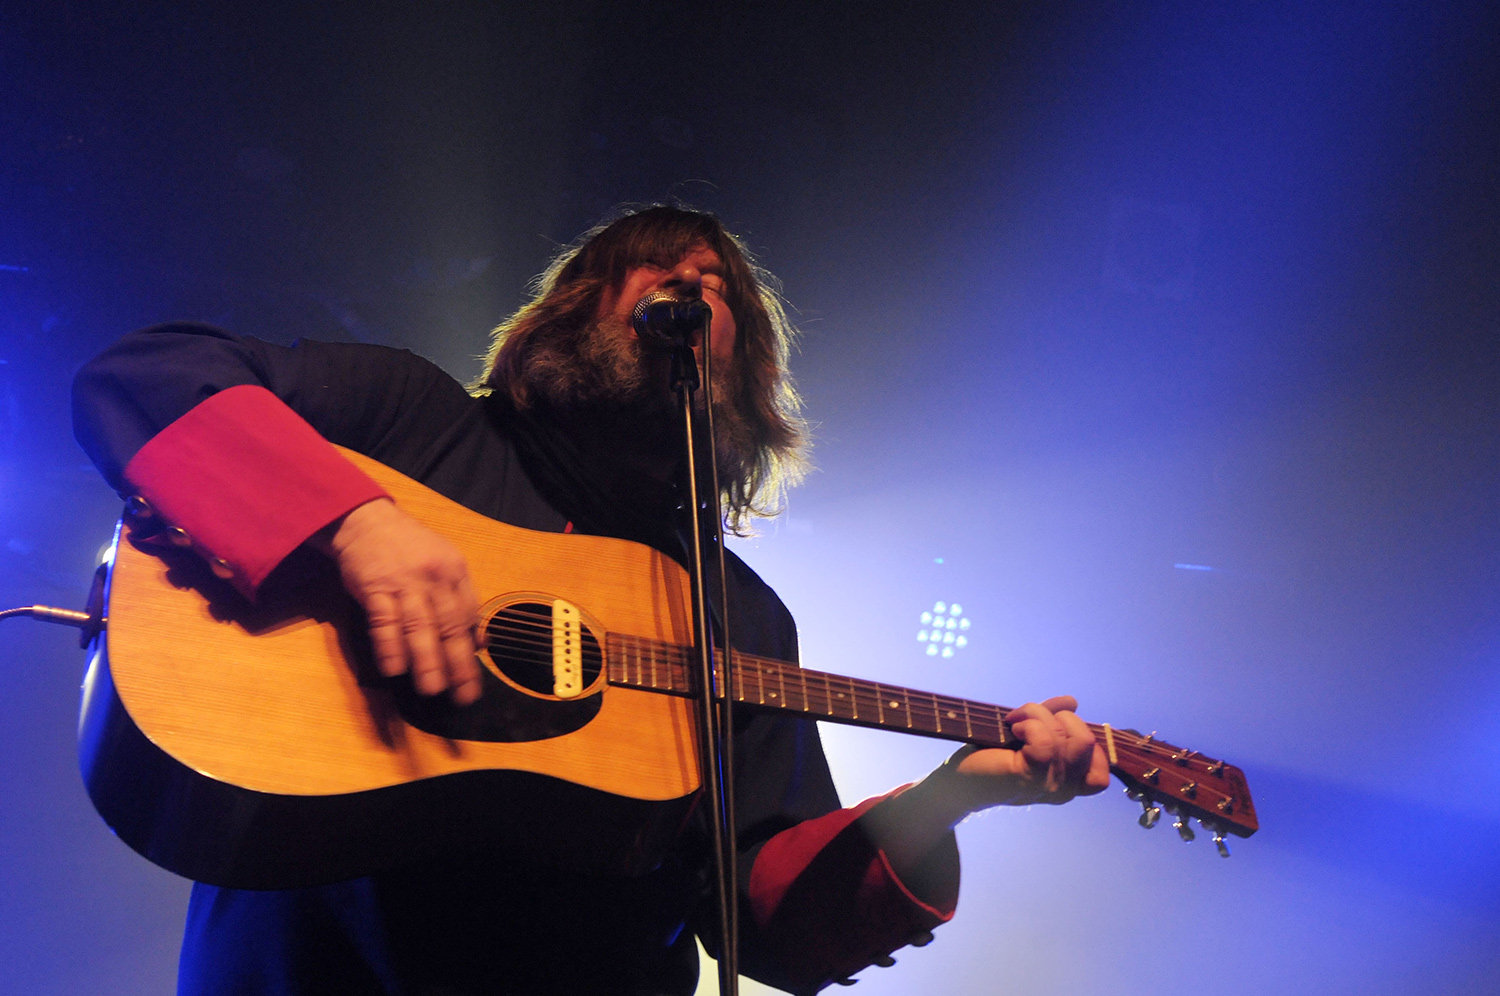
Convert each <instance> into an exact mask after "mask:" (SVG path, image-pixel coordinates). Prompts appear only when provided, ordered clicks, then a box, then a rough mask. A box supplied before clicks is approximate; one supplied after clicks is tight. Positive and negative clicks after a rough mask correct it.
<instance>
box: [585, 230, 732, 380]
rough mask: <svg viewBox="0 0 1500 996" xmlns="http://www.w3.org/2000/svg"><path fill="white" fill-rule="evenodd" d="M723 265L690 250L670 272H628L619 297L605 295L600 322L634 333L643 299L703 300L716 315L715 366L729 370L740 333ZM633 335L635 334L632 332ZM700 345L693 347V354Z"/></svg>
mask: <svg viewBox="0 0 1500 996" xmlns="http://www.w3.org/2000/svg"><path fill="white" fill-rule="evenodd" d="M724 286H725V273H724V262H723V260H721V259H719V255H718V253H716V252H714V251H713V250H712V249H709V248H708V247H707V246H699V247H697V248H694V249H692V250H689V252H688V253H687V255H685V256H683V257H682V259H680V260H678V261H677V264H676V265H675V266H673V267H671V268H670V269H663V268H662V267H659V266H650V265H646V266H636V267H632V268H631V269H629V270H627V271H626V273H625V282H624V283H623V284H622V285H621V286H620V290H619V292H618V293H614V294H605V295H604V297H603V299H601V300H600V302H599V314H598V317H599V318H600V319H606V318H607V319H609V321H608V324H609V325H610V326H612V327H614V328H616V329H620V328H622V327H623V328H624V329H626V330H631V316H632V313H633V312H634V311H635V306H636V303H637V302H638V301H640V299H641V298H643V297H645V296H646V295H647V294H651V293H654V292H656V291H669V292H671V293H672V294H675V295H677V296H678V297H686V298H696V297H701V298H702V299H703V301H704V303H706V304H707V305H708V306H709V308H710V309H711V310H712V311H713V321H712V322H711V323H710V324H709V337H710V341H712V343H713V351H714V365H715V366H716V367H718V368H719V369H721V370H727V369H728V368H729V364H730V362H731V361H732V359H733V357H734V340H735V335H736V334H737V332H738V328H737V327H736V325H735V321H734V314H733V313H732V312H731V311H730V310H729V305H728V304H727V303H725V301H724ZM629 334H630V335H634V334H635V333H634V331H633V330H631V331H629ZM700 349H701V344H698V343H696V342H695V343H694V351H695V352H697V351H699V350H700Z"/></svg>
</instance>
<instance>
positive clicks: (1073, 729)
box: [1052, 712, 1094, 779]
mask: <svg viewBox="0 0 1500 996" xmlns="http://www.w3.org/2000/svg"><path fill="white" fill-rule="evenodd" d="M1052 718H1053V719H1055V720H1056V721H1057V723H1058V725H1059V726H1060V727H1061V728H1062V732H1063V747H1062V756H1063V760H1064V762H1065V763H1066V764H1067V766H1068V774H1069V775H1070V776H1076V777H1077V778H1080V779H1081V778H1082V777H1083V776H1084V775H1085V774H1087V773H1088V770H1089V764H1090V763H1091V762H1092V760H1093V756H1094V731H1092V730H1090V729H1089V726H1088V724H1087V723H1085V722H1084V721H1083V720H1081V719H1079V718H1078V714H1077V713H1074V712H1057V713H1053V714H1052Z"/></svg>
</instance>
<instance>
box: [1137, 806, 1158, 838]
mask: <svg viewBox="0 0 1500 996" xmlns="http://www.w3.org/2000/svg"><path fill="white" fill-rule="evenodd" d="M1159 819H1161V807H1160V806H1158V805H1157V804H1156V803H1154V802H1152V801H1151V800H1150V799H1145V798H1143V799H1141V817H1140V820H1139V821H1138V822H1139V823H1140V825H1141V826H1143V827H1145V828H1146V829H1147V830H1150V829H1151V828H1152V827H1154V826H1156V821H1157V820H1159Z"/></svg>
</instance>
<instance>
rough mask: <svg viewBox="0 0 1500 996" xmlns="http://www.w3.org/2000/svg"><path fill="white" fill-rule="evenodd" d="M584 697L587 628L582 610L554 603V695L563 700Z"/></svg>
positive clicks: (565, 603)
mask: <svg viewBox="0 0 1500 996" xmlns="http://www.w3.org/2000/svg"><path fill="white" fill-rule="evenodd" d="M582 693H583V624H582V620H581V618H580V616H579V613H578V606H576V605H574V604H572V603H571V602H565V601H563V600H562V599H560V598H559V599H555V600H553V602H552V694H553V695H556V696H557V697H558V698H560V699H573V698H577V697H578V696H579V695H581V694H582Z"/></svg>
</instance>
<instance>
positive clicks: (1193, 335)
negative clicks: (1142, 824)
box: [0, 2, 1500, 996]
mask: <svg viewBox="0 0 1500 996" xmlns="http://www.w3.org/2000/svg"><path fill="white" fill-rule="evenodd" d="M1497 21H1500V15H1497V10H1496V8H1495V6H1494V5H1493V4H1489V3H1478V2H1456V3H1446V4H1426V3H1416V2H1412V3H1389V4H1362V3H1348V4H1317V5H1308V4H1300V3H1284V4H1274V3H1268V4H1255V5H1241V4H1228V3H1225V4H1207V5H1193V6H1191V7H1189V6H1187V5H1175V4H1133V5H1126V4H1111V3H1103V2H1082V3H1072V4H1066V5H1063V4H1004V5H994V6H988V7H987V6H984V5H967V4H965V5H960V4H947V5H929V6H928V7H926V8H923V9H920V10H919V9H917V8H915V7H908V6H905V5H894V4H892V5H879V4H873V5H872V4H866V5H855V4H834V3H803V4H798V5H776V4H764V3H762V4H738V5H705V6H702V7H699V8H692V7H688V6H684V5H670V6H669V5H659V6H652V5H625V4H618V5H616V4H604V3H574V4H569V5H566V6H562V5H523V4H512V5H500V4H483V3H477V2H454V3H445V4H422V5H419V4H339V3H331V4H322V5H317V6H316V7H314V6H313V5H304V4H292V3H276V2H271V3H266V4H260V5H241V4H228V3H172V4H169V3H154V4H151V3H140V4H135V5H131V6H130V7H129V8H125V6H124V5H114V4H104V3H97V2H95V3H76V2H52V3H48V4H45V5H25V4H18V3H6V4H4V5H3V6H0V82H3V88H4V89H3V96H0V607H7V606H10V605H19V604H30V603H33V602H48V603H53V604H62V605H69V606H73V605H77V604H79V603H80V602H81V600H82V597H83V594H84V592H85V590H86V587H87V580H88V577H89V575H90V573H91V571H92V568H93V564H94V563H95V560H96V558H97V556H98V552H99V548H100V547H101V546H102V544H103V543H104V542H105V540H106V539H107V536H108V531H109V529H110V526H111V524H112V522H113V519H114V516H115V515H116V512H117V501H116V499H115V498H114V496H113V495H111V494H110V493H109V492H108V489H107V488H106V487H105V486H104V485H103V484H102V483H100V482H99V480H98V478H97V476H96V475H94V474H93V473H92V471H91V470H89V469H88V468H86V467H85V466H83V464H84V460H83V457H82V455H81V453H80V452H79V451H78V450H77V448H76V446H74V444H73V443H72V441H71V435H70V430H69V425H68V421H69V420H68V402H67V392H68V382H69V379H70V377H71V375H72V372H73V371H74V370H75V369H76V368H77V366H78V365H79V364H80V363H81V362H82V361H83V360H84V359H86V358H87V357H88V356H90V355H92V354H93V353H94V352H95V351H97V350H98V349H99V348H101V347H102V346H103V345H105V344H106V343H107V342H109V341H110V340H112V339H113V338H114V337H116V336H118V335H119V334H121V333H123V332H125V331H127V330H128V329H130V328H133V327H136V326H139V325H143V324H147V323H150V322H155V321H160V320H164V319H168V318H181V317H187V318H197V319H204V320H209V321H213V322H217V323H219V324H222V325H224V326H226V327H229V328H232V329H234V330H236V331H240V332H245V333H251V334H256V335H261V336H265V337H268V338H271V339H275V340H278V341H289V340H290V339H292V338H294V337H296V336H299V335H307V336H314V337H321V338H333V339H343V340H358V341H366V342H380V343H389V344H393V345H400V346H405V347H408V348H411V349H414V350H416V351H418V352H421V353H423V354H424V355H427V356H429V357H431V358H433V359H434V360H437V361H438V362H439V363H441V364H443V365H444V366H445V367H446V368H447V369H449V370H450V371H451V372H453V373H454V374H455V375H456V376H458V377H460V378H461V379H468V377H469V376H471V374H472V373H473V371H474V369H475V363H474V360H473V357H474V356H476V355H477V354H480V353H482V352H483V351H484V349H485V347H486V344H487V335H488V330H489V329H490V328H491V327H492V326H493V325H494V324H495V323H496V322H498V321H499V319H500V318H502V317H503V316H504V315H505V314H506V313H508V312H509V311H510V310H511V309H513V308H514V307H515V306H516V305H517V304H518V303H520V301H521V300H523V297H524V289H525V287H526V284H527V282H528V280H529V279H530V278H531V277H532V276H533V275H534V274H535V273H537V272H538V271H539V270H540V269H541V268H542V267H543V265H544V264H545V261H546V259H547V257H548V256H549V254H550V253H551V252H552V251H553V250H554V249H555V248H556V247H557V246H558V245H560V244H562V243H566V242H568V241H570V240H571V239H572V238H573V237H574V236H576V235H577V234H578V233H579V232H580V231H582V230H583V229H584V228H586V227H588V226H589V225H590V224H592V223H593V222H594V221H596V220H598V219H599V218H600V217H601V216H602V215H604V214H606V213H607V212H608V211H609V210H610V209H611V208H613V207H614V206H616V205H618V204H621V203H625V202H651V201H657V200H663V199H671V198H677V199H680V200H683V201H686V202H688V203H691V204H694V205H697V206H701V207H706V208H709V209H712V210H714V211H716V212H718V213H719V214H720V215H721V216H722V217H723V218H724V219H725V220H726V221H727V222H728V223H729V224H730V226H731V227H732V228H734V229H735V230H736V231H738V232H740V233H741V234H742V235H744V236H745V237H746V239H747V240H748V242H749V243H750V245H751V246H752V247H753V248H754V249H755V250H756V251H757V252H758V253H759V254H760V256H761V259H762V261H763V262H764V263H765V264H766V265H768V266H769V267H770V268H771V269H773V270H774V271H776V272H777V273H778V274H779V275H780V276H781V277H782V278H783V280H784V282H785V287H786V295H787V298H788V301H789V302H790V304H791V305H792V307H793V309H794V311H793V314H794V317H795V318H796V319H797V321H798V322H799V324H800V325H801V327H802V329H803V330H804V333H805V334H804V338H803V342H802V349H801V352H800V355H798V356H797V357H796V359H795V370H796V372H797V375H798V378H799V381H800V383H801V385H802V388H803V390H804V392H805V394H806V396H807V398H808V402H809V412H810V414H811V416H812V418H813V420H814V422H815V425H816V437H817V444H818V447H817V451H816V457H817V462H818V464H819V467H820V470H819V472H818V473H817V474H815V475H814V476H813V477H812V479H811V480H810V481H809V482H808V484H807V485H806V486H805V487H804V488H803V489H802V490H801V491H800V492H798V493H797V494H796V495H794V496H793V500H792V504H791V508H790V512H789V514H788V515H787V516H786V517H784V518H783V519H781V520H778V521H777V522H776V523H773V524H768V525H766V526H765V527H763V529H762V533H761V535H760V537H759V538H757V539H754V540H751V541H748V542H746V543H745V544H743V545H742V552H744V554H745V556H746V557H747V558H748V559H750V560H751V562H752V563H754V564H755V565H757V566H758V567H759V568H761V570H762V572H763V573H764V574H765V575H766V577H767V578H768V579H769V580H770V581H772V583H773V584H775V585H776V586H777V588H778V589H779V590H780V591H781V593H782V595H783V597H784V598H785V599H786V601H787V602H788V604H789V605H790V606H791V607H792V609H793V611H794V612H796V613H797V615H798V618H799V621H800V623H801V627H802V638H803V650H804V659H805V660H806V661H807V663H809V664H810V665H811V666H814V667H819V668H823V669H828V670H833V671H837V672H845V673H854V674H860V675H864V676H868V677H872V678H879V679H882V680H890V681H896V682H899V683H902V684H906V685H911V686H916V687H925V688H933V689H935V690H942V691H950V692H955V693H959V694H966V695H969V696H972V697H975V698H980V699H986V700H989V701H1001V702H1010V703H1015V702H1019V701H1022V700H1025V699H1029V698H1040V697H1043V696H1045V695H1049V694H1053V693H1054V692H1057V691H1069V692H1073V693H1075V694H1077V695H1078V696H1079V698H1080V699H1081V700H1082V702H1083V711H1084V712H1085V713H1086V714H1087V716H1088V717H1089V718H1092V719H1096V720H1109V721H1112V722H1114V723H1115V724H1117V725H1124V726H1129V725H1135V726H1140V727H1141V728H1143V729H1156V728H1160V730H1161V733H1162V735H1163V736H1164V737H1167V738H1168V739H1171V740H1173V741H1174V742H1177V743H1185V744H1187V745H1189V746H1192V747H1196V748H1198V749H1201V750H1205V751H1207V752H1209V753H1215V754H1218V753H1222V754H1223V755H1225V756H1227V757H1229V758H1230V759H1232V760H1233V761H1235V762H1236V763H1238V764H1240V765H1241V766H1242V767H1243V768H1244V769H1245V770H1246V772H1247V773H1248V775H1249V777H1250V780H1251V786H1252V788H1253V789H1254V790H1255V792H1256V794H1257V802H1258V805H1259V809H1260V815H1261V820H1262V825H1263V827H1264V829H1263V830H1262V831H1261V833H1260V834H1259V835H1258V836H1257V837H1256V838H1254V839H1253V840H1251V841H1248V842H1244V843H1242V844H1239V845H1237V846H1236V856H1235V858H1234V859H1233V860H1232V861H1229V862H1223V861H1220V860H1219V859H1218V858H1216V857H1213V856H1212V852H1211V850H1209V849H1208V848H1206V846H1205V842H1203V841H1200V842H1199V843H1197V844H1194V845H1191V847H1184V846H1183V845H1182V844H1180V843H1178V842H1177V841H1176V838H1175V835H1173V834H1172V832H1171V830H1170V829H1169V828H1165V827H1164V828H1160V829H1158V830H1156V831H1154V832H1153V833H1152V834H1150V835H1148V834H1145V833H1143V832H1142V831H1140V830H1138V829H1136V828H1135V827H1134V820H1133V815H1132V810H1131V808H1130V807H1129V806H1128V805H1127V804H1126V802H1125V801H1124V800H1122V799H1121V798H1119V796H1118V794H1117V793H1114V792H1111V793H1109V794H1108V795H1107V796H1105V797H1103V798H1101V799H1098V800H1089V801H1084V802H1080V803H1077V804H1075V805H1072V806H1069V807H1067V808H1065V809H1061V810H1051V809H1045V810H1044V809H1041V808H1038V809H1035V810H1022V811H1007V812H1001V813H994V814H990V815H988V816H985V817H982V818H979V819H976V820H974V821H972V825H970V826H966V827H965V828H963V830H961V839H962V842H963V846H964V851H965V862H966V886H965V895H964V900H963V903H962V904H961V908H960V914H959V917H958V919H957V920H956V921H955V922H954V923H953V924H952V925H951V926H949V927H946V928H944V929H943V930H942V931H940V932H939V940H938V942H937V944H935V945H934V946H932V947H930V948H927V949H924V950H923V951H920V952H916V951H909V952H908V953H907V954H905V955H901V956H900V957H901V961H902V965H901V966H900V967H899V968H896V969H892V970H890V971H874V970H872V971H869V972H867V973H865V977H864V981H863V983H862V985H863V987H864V988H865V989H872V988H873V989H874V990H875V991H879V992H893V993H894V992H914V991H933V992H937V991H946V992H954V993H981V992H985V993H988V992H993V991H1006V990H1008V991H1016V992H1021V991H1029V992H1034V993H1039V994H1046V993H1058V994H1061V993H1074V992H1078V991H1082V990H1084V989H1086V988H1092V989H1096V990H1102V991H1118V990H1120V989H1122V988H1124V987H1126V986H1136V985H1141V984H1143V983H1147V984H1149V983H1152V982H1153V981H1154V982H1157V983H1160V984H1166V985H1173V986H1181V985H1184V984H1190V985H1191V986H1192V987H1193V988H1205V987H1206V988H1209V989H1211V990H1212V991H1214V992H1215V993H1218V994H1222V996H1229V994H1246V996H1252V994H1257V996H1258V994H1261V993H1265V992H1268V991H1278V992H1284V993H1287V994H1293V993H1297V994H1300V993H1309V994H1310V993H1320V994H1323V993H1356V992H1357V993H1361V994H1370V993H1409V992H1413V991H1420V992H1424V993H1441V994H1449V993H1452V994H1459V993H1479V992H1483V991H1488V990H1489V989H1490V988H1491V987H1492V986H1493V985H1494V983H1493V976H1494V975H1495V973H1496V971H1497V969H1500V956H1497V954H1496V952H1497V951H1500V932H1497V929H1496V923H1497V922H1500V920H1497V916H1496V914H1497V912H1500V858H1497V857H1496V855H1495V847H1494V845H1495V842H1496V840H1497V839H1500V834H1497V831H1500V802H1497V799H1500V775H1497V773H1496V772H1497V770H1500V749H1497V747H1496V739H1497V735H1500V673H1497V668H1496V664H1497V662H1500V611H1497V608H1496V601H1495V592H1496V582H1497V580H1500V559H1497V554H1500V528H1497V520H1496V497H1497V494H1496V492H1497V484H1500V446H1497V439H1496V424H1497V423H1496V416H1497V414H1500V412H1497V409H1500V395H1497V389H1500V345H1497V335H1500V262H1497V261H1500V234H1497V233H1500V182H1497V177H1500V78H1497V77H1500V70H1497V61H1496V56H1495V54H1494V53H1495V52H1496V51H1497V44H1500V37H1497V35H1500V31H1497ZM939 599H942V600H945V601H949V602H951V601H960V602H961V603H962V604H963V608H964V612H965V614H966V615H967V616H968V617H969V618H970V619H971V620H972V629H971V631H970V632H971V634H972V636H971V643H970V645H969V646H968V647H966V648H964V649H963V650H962V651H960V652H959V653H958V654H957V655H955V656H954V657H953V658H951V659H942V658H932V657H928V656H926V655H925V654H924V653H923V652H922V651H923V649H924V648H923V645H921V644H919V643H917V642H916V640H915V639H914V637H915V635H916V632H917V630H918V628H919V621H918V615H919V613H920V612H921V611H922V610H923V609H924V608H930V607H931V605H932V603H933V602H934V601H935V600H939ZM81 665H82V660H81V656H80V655H79V654H78V653H77V652H76V651H75V650H73V649H72V635H71V634H70V633H68V632H66V631H63V630H56V629H44V628H42V627H40V626H37V625H36V624H32V623H24V622H6V623H4V624H0V674H3V676H4V678H5V679H6V685H5V691H4V694H0V978H3V979H6V980H7V982H6V985H7V986H8V987H11V988H13V989H14V990H15V991H17V992H27V993H35V994H50V993H57V994H64V993H67V994H71V993H78V992H119V993H156V992H164V991H169V990H170V988H171V979H172V973H173V969H174V960H175V945H176V936H177V932H178V930H179V926H180V921H181V915H182V907H183V896H184V894H185V885H184V884H183V883H180V882H178V881H176V880H174V879H172V878H171V877H170V876H168V875H167V874H166V873H164V872H159V871H157V870H155V869H154V868H152V867H151V866H149V865H147V864H146V863H145V862H144V861H142V860H141V859H139V858H137V857H135V856H134V855H133V854H131V853H129V852H128V851H127V850H126V849H125V848H124V847H123V845H120V844H119V843H118V842H117V841H115V840H113V839H112V838H111V837H110V835H109V834H108V831H107V830H106V829H105V828H104V826H103V825H102V824H101V823H100V822H99V821H98V820H97V818H96V817H94V816H93V814H92V811H91V810H90V809H89V807H88V802H87V799H86V797H85V796H84V795H83V792H82V790H81V787H80V786H79V784H78V779H77V775H76V771H75V769H74V760H73V754H72V751H73V747H72V736H73V728H72V724H73V717H74V710H75V708H76V698H77V685H78V679H79V675H80V673H81ZM825 740H826V743H827V745H828V749H829V753H830V756H831V757H832V759H833V761H834V763H835V766H836V769H837V772H838V777H839V779H840V782H841V786H842V787H843V788H844V790H845V793H846V796H848V797H849V801H851V802H852V801H854V799H855V798H856V797H858V796H860V795H862V794H867V793H870V792H874V791H880V790H883V789H884V788H886V787H888V786H889V785H891V784H894V783H898V782H900V781H904V780H908V779H911V778H915V777H919V776H920V774H921V773H922V772H923V770H924V769H925V767H926V766H928V765H929V764H931V763H933V762H935V761H936V760H938V759H940V758H941V757H942V756H943V755H944V753H945V749H944V748H942V747H940V746H938V745H932V744H927V743H913V742H911V741H910V740H908V739H905V738H899V737H892V736H889V735H877V734H867V733H851V732H848V731H845V730H831V731H826V732H825ZM1184 976H1186V977H1187V980H1191V981H1190V982H1187V981H1186V980H1184Z"/></svg>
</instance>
